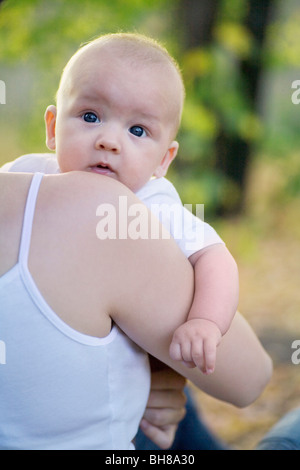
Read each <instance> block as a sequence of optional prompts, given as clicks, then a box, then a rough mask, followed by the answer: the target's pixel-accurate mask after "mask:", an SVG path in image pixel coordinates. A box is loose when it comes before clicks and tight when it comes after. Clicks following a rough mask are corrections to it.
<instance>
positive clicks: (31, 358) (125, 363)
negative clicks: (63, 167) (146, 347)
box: [0, 173, 150, 450]
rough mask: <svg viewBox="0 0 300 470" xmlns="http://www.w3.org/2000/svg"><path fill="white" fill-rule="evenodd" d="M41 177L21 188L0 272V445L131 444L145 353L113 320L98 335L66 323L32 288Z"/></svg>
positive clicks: (144, 393) (142, 394)
mask: <svg viewBox="0 0 300 470" xmlns="http://www.w3.org/2000/svg"><path fill="white" fill-rule="evenodd" d="M42 177H43V175H41V174H40V173H37V174H35V175H34V177H33V180H32V183H31V187H30V190H29V194H28V199H27V205H26V209H25V215H24V223H23V230H22V238H21V244H20V253H19V261H18V264H17V265H16V266H14V267H13V268H12V269H11V270H10V271H9V272H7V273H6V274H5V275H4V276H2V277H1V278H0V449H1V450H3V449H17V450H18V449H20V450H22V449H25V450H48V449H55V450H56V449H57V450H60V449H62V450H97V449H105V450H109V449H133V444H132V440H133V439H134V436H135V434H136V432H137V429H138V426H139V422H140V420H141V417H142V415H143V412H144V409H145V406H146V402H147V398H148V393H149V387H150V372H149V363H148V357H147V355H146V354H145V353H144V352H143V351H142V350H141V349H140V348H139V347H137V346H136V345H135V344H134V343H133V342H131V341H130V340H129V339H128V338H127V337H126V336H125V335H124V334H123V333H122V332H121V331H120V330H119V328H118V327H117V326H116V325H114V326H113V328H112V330H111V332H110V334H109V335H108V336H106V337H105V338H96V337H91V336H87V335H84V334H82V333H79V332H78V331H75V330H73V329H72V328H71V327H69V326H68V325H67V324H66V323H64V322H63V321H62V320H61V319H60V318H59V317H58V316H57V315H56V313H55V312H54V311H53V310H51V308H50V307H49V305H48V304H47V302H46V301H45V299H44V298H43V297H42V295H41V293H40V292H39V290H38V288H37V286H36V284H35V282H34V280H33V278H32V277H31V275H30V272H29V270H28V263H27V260H28V253H29V248H30V240H31V231H32V222H33V217H34V212H35V203H36V198H37V194H38V191H39V186H40V182H41V180H42ZM83 314H84V312H83Z"/></svg>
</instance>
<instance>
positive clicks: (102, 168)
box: [91, 163, 114, 176]
mask: <svg viewBox="0 0 300 470" xmlns="http://www.w3.org/2000/svg"><path fill="white" fill-rule="evenodd" d="M91 171H92V173H98V174H101V175H107V176H109V175H112V174H113V173H114V171H113V170H112V169H111V168H110V166H109V165H106V164H105V163H98V165H94V166H92V167H91Z"/></svg>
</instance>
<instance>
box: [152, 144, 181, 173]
mask: <svg viewBox="0 0 300 470" xmlns="http://www.w3.org/2000/svg"><path fill="white" fill-rule="evenodd" d="M178 148H179V143H178V142H177V141H176V140H174V141H173V142H172V143H171V145H170V147H169V148H168V150H167V152H166V153H165V155H164V157H163V159H162V161H161V164H160V165H159V166H158V167H157V168H156V170H155V172H154V176H156V178H162V177H163V176H165V175H166V174H167V171H168V168H169V166H170V165H171V163H172V161H173V160H174V158H175V157H176V155H177V152H178Z"/></svg>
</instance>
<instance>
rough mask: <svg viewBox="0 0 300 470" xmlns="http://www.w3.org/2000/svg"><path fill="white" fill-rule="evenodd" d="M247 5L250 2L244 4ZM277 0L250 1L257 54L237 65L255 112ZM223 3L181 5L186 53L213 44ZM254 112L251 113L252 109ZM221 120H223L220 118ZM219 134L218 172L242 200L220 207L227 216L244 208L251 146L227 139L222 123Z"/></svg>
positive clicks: (188, 0)
mask: <svg viewBox="0 0 300 470" xmlns="http://www.w3.org/2000/svg"><path fill="white" fill-rule="evenodd" d="M245 1H247V0H245ZM273 3H274V0H248V5H249V8H248V15H247V18H246V19H245V26H246V27H247V28H248V30H249V31H250V33H251V34H252V35H253V38H254V40H255V44H256V50H257V53H256V54H255V55H254V57H250V58H249V59H247V60H244V61H241V62H240V64H239V65H238V66H239V67H240V73H241V78H242V82H243V84H244V90H245V93H246V94H247V99H248V102H249V103H250V106H251V108H252V111H253V112H255V111H256V99H257V91H258V87H259V80H260V76H261V72H262V68H263V63H262V48H263V45H264V39H265V33H266V28H267V25H268V21H269V15H270V9H271V7H272V6H273ZM220 4H221V0H182V1H181V2H180V5H179V15H180V16H179V21H180V22H181V24H182V27H183V34H184V47H185V49H189V48H194V47H205V46H208V45H209V44H210V43H211V42H212V41H213V34H212V32H213V28H214V26H215V23H216V19H217V14H218V9H219V7H220ZM250 110H251V109H250ZM220 119H221V118H220ZM220 126H221V128H220V132H219V135H218V137H217V139H216V155H217V158H216V169H217V170H218V171H221V172H222V173H223V174H224V175H225V176H226V177H227V178H228V179H229V180H231V181H232V182H233V183H235V184H236V186H237V187H238V188H239V191H240V197H239V198H238V201H237V203H236V205H235V206H231V207H230V208H226V207H224V205H222V204H221V205H220V207H219V208H217V212H219V213H220V214H224V215H225V214H227V213H230V212H239V211H240V210H241V209H242V207H243V202H244V195H245V186H246V176H247V169H248V164H249V160H250V158H251V151H252V148H251V145H250V144H249V142H248V141H245V140H244V139H243V138H242V137H240V136H238V135H228V133H227V132H226V130H225V126H224V125H223V126H222V121H221V122H220Z"/></svg>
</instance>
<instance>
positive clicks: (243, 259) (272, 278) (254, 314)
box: [194, 164, 300, 450]
mask: <svg viewBox="0 0 300 470" xmlns="http://www.w3.org/2000/svg"><path fill="white" fill-rule="evenodd" d="M272 178H273V180H272ZM274 179H275V180H276V181H277V185H276V184H275V183H274ZM280 184H282V180H281V179H280V175H278V173H277V172H276V168H274V167H272V168H271V167H270V165H263V164H257V165H256V166H255V167H254V168H253V170H252V176H251V181H250V182H249V195H248V200H247V209H246V215H242V216H240V217H238V218H235V219H234V220H232V219H231V220H227V221H226V222H222V223H221V224H220V226H219V231H220V232H221V233H222V236H223V238H224V239H225V241H226V243H227V245H228V247H229V248H230V250H231V251H232V253H233V254H234V256H235V258H236V260H237V262H238V265H239V272H240V305H239V310H240V311H241V312H242V313H243V315H245V317H246V318H247V320H248V321H249V322H250V323H251V325H252V326H253V328H254V329H255V331H256V332H257V334H258V336H259V337H260V339H261V341H262V343H263V344H264V346H265V348H266V349H267V351H268V352H269V354H270V355H271V357H272V359H273V362H274V374H273V378H272V380H271V382H270V384H269V385H268V386H267V388H266V390H265V391H264V392H263V394H262V396H261V397H260V398H259V399H258V400H257V401H256V402H255V403H254V404H253V405H251V406H249V407H247V408H246V409H243V410H237V409H235V408H234V407H233V406H230V405H226V404H223V403H221V402H219V401H217V400H214V399H212V398H210V397H207V396H206V395H204V394H202V393H200V392H198V391H196V390H194V393H195V397H196V401H197V403H198V405H199V409H201V413H202V414H203V415H204V418H205V420H206V422H207V423H208V424H209V426H210V428H211V429H212V430H213V431H215V433H216V434H217V435H219V436H220V437H221V438H222V439H223V440H224V441H225V442H227V443H229V444H230V445H232V446H234V447H235V448H237V449H242V450H248V449H253V448H255V445H256V443H257V442H258V441H259V439H260V438H261V437H262V436H263V435H264V434H265V432H266V431H267V430H268V429H270V427H271V426H272V425H273V424H274V423H275V422H277V421H278V419H279V418H280V417H282V416H283V415H284V414H285V413H286V412H287V411H289V410H291V409H293V408H295V407H298V406H300V397H299V391H300V364H299V365H295V364H293V362H292V359H291V357H292V354H293V352H294V350H293V349H292V343H293V341H295V340H300V318H299V312H300V289H299V279H300V243H299V242H300V222H299V209H300V199H299V198H298V199H297V198H293V199H291V200H290V201H288V202H286V203H284V202H282V201H281V202H279V201H278V205H277V206H276V197H275V196H274V195H275V194H277V195H278V190H279V187H280ZM299 357H300V354H299Z"/></svg>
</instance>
